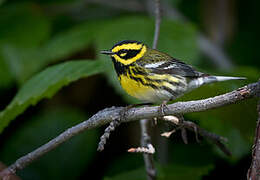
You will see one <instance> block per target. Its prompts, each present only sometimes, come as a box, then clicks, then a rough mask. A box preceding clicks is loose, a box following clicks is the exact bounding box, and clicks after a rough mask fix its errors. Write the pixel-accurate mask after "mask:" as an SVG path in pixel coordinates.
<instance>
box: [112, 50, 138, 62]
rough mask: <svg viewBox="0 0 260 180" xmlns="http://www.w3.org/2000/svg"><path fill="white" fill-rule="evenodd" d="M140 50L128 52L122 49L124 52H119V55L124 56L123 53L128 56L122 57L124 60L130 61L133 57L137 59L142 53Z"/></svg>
mask: <svg viewBox="0 0 260 180" xmlns="http://www.w3.org/2000/svg"><path fill="white" fill-rule="evenodd" d="M140 51H141V50H140V49H138V50H137V49H128V50H126V49H122V50H120V51H118V53H117V54H118V55H119V56H120V54H122V53H126V55H125V56H120V57H121V58H122V59H125V60H128V59H131V58H133V57H135V56H136V55H137V54H138V53H140Z"/></svg>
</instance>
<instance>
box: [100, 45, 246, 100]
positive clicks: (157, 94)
mask: <svg viewBox="0 0 260 180" xmlns="http://www.w3.org/2000/svg"><path fill="white" fill-rule="evenodd" d="M101 53H102V54H107V55H109V56H111V58H112V61H113V63H114V67H115V70H116V73H117V76H118V79H119V81H120V84H121V86H122V87H123V89H124V90H125V91H126V92H127V93H128V94H130V95H131V96H133V97H135V98H137V99H139V100H141V101H143V102H146V103H162V102H167V101H170V100H173V99H176V98H177V97H180V96H181V95H183V94H184V93H186V92H188V91H191V90H192V89H195V88H198V87H200V86H201V85H203V84H208V83H212V82H218V81H226V80H234V79H245V78H243V77H226V76H211V75H208V74H205V73H202V72H198V71H196V70H195V69H194V68H193V67H191V66H190V65H187V64H185V63H184V62H181V61H179V60H177V59H175V58H173V57H171V56H169V55H167V54H165V53H163V52H160V51H158V50H155V49H150V48H149V47H147V46H146V45H145V44H143V43H141V42H138V41H130V40H125V41H122V42H119V43H117V44H116V45H114V46H113V47H112V49H111V50H108V51H101Z"/></svg>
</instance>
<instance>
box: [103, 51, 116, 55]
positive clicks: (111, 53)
mask: <svg viewBox="0 0 260 180" xmlns="http://www.w3.org/2000/svg"><path fill="white" fill-rule="evenodd" d="M100 53H101V54H106V55H113V54H115V53H114V52H112V51H110V50H106V51H100Z"/></svg>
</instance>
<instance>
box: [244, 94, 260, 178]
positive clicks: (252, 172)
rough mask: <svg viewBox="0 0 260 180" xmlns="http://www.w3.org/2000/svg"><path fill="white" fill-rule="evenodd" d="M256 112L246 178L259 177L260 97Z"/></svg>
mask: <svg viewBox="0 0 260 180" xmlns="http://www.w3.org/2000/svg"><path fill="white" fill-rule="evenodd" d="M259 96H260V93H259ZM257 112H258V120H257V123H256V130H255V142H254V145H253V149H252V163H251V166H250V168H249V169H248V172H247V179H248V180H259V179H260V99H259V101H258V106H257Z"/></svg>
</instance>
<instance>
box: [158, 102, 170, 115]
mask: <svg viewBox="0 0 260 180" xmlns="http://www.w3.org/2000/svg"><path fill="white" fill-rule="evenodd" d="M167 103H168V101H163V102H162V104H161V105H160V107H159V114H160V116H164V115H165V109H167V108H168V107H167Z"/></svg>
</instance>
